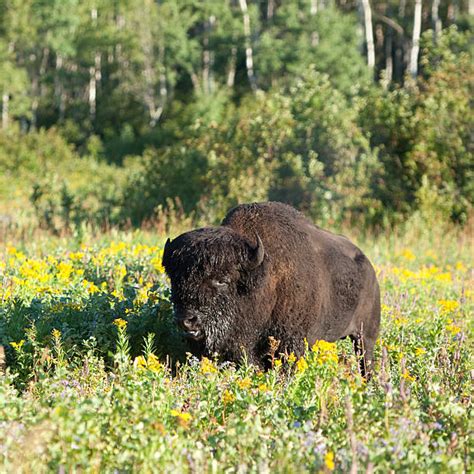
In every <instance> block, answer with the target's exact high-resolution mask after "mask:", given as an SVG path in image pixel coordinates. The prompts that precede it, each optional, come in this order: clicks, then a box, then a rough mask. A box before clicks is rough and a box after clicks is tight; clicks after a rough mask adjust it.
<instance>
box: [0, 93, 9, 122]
mask: <svg viewBox="0 0 474 474" xmlns="http://www.w3.org/2000/svg"><path fill="white" fill-rule="evenodd" d="M9 102H10V96H9V95H8V93H7V92H4V93H3V94H2V129H3V130H6V129H7V127H8V105H9Z"/></svg>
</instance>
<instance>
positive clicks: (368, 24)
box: [360, 0, 375, 68]
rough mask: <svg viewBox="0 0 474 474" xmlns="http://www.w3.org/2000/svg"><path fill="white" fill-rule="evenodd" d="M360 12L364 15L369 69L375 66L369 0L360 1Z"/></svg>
mask: <svg viewBox="0 0 474 474" xmlns="http://www.w3.org/2000/svg"><path fill="white" fill-rule="evenodd" d="M360 4H361V7H362V12H363V14H364V31H365V43H366V45H367V65H368V66H369V67H370V68H373V67H374V66H375V47H374V30H373V25H372V9H371V7H370V2H369V0H360Z"/></svg>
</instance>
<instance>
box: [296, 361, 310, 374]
mask: <svg viewBox="0 0 474 474" xmlns="http://www.w3.org/2000/svg"><path fill="white" fill-rule="evenodd" d="M307 368H308V363H307V362H306V360H305V359H304V357H300V359H299V360H298V362H297V363H296V370H297V371H298V372H299V373H303V372H304V371H305V370H306V369H307Z"/></svg>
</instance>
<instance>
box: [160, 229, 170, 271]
mask: <svg viewBox="0 0 474 474" xmlns="http://www.w3.org/2000/svg"><path fill="white" fill-rule="evenodd" d="M170 253H171V240H170V238H169V237H168V239H167V240H166V244H165V248H164V249H163V258H162V259H161V264H162V265H163V266H164V267H165V269H166V267H167V266H168V263H169V258H170Z"/></svg>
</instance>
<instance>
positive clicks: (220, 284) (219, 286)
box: [211, 280, 229, 290]
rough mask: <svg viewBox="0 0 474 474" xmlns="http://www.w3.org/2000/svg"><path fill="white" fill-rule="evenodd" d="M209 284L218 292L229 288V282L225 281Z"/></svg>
mask: <svg viewBox="0 0 474 474" xmlns="http://www.w3.org/2000/svg"><path fill="white" fill-rule="evenodd" d="M211 284H212V286H213V287H214V288H216V289H218V290H224V289H226V288H227V287H228V286H229V282H228V281H227V280H211Z"/></svg>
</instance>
